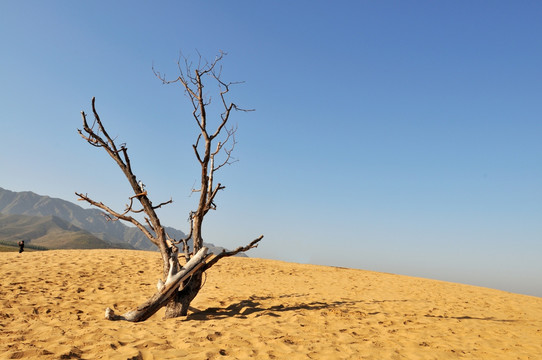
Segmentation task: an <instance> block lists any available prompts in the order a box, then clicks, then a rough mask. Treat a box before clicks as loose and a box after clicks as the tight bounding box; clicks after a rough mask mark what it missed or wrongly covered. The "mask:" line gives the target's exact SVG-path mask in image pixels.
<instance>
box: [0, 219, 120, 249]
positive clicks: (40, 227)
mask: <svg viewBox="0 0 542 360" xmlns="http://www.w3.org/2000/svg"><path fill="white" fill-rule="evenodd" d="M21 240H23V241H24V242H25V244H26V245H27V246H28V245H35V246H41V247H44V248H47V249H112V248H126V245H127V244H125V245H124V246H121V245H114V244H111V243H108V242H105V241H103V240H101V239H99V238H97V237H96V236H94V235H92V234H91V233H89V232H88V231H85V230H83V229H80V228H78V227H77V226H75V225H72V224H70V223H68V222H66V221H64V220H62V219H60V218H58V217H56V216H30V215H6V214H0V241H1V242H3V243H12V244H14V245H16V244H17V243H18V242H19V241H21Z"/></svg>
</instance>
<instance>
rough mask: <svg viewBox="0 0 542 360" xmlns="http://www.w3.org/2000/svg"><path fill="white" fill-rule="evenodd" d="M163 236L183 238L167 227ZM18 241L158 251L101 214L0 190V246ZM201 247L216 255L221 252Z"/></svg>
mask: <svg viewBox="0 0 542 360" xmlns="http://www.w3.org/2000/svg"><path fill="white" fill-rule="evenodd" d="M166 232H167V233H168V234H169V235H170V236H171V237H172V238H175V239H180V238H182V237H184V236H185V234H184V233H183V232H182V231H180V230H177V229H174V228H170V227H166ZM19 240H25V243H26V244H32V245H37V246H40V247H44V248H48V249H89V248H94V249H104V248H105V249H107V248H124V249H137V250H157V247H156V246H155V245H154V244H153V243H151V242H150V240H148V239H147V237H146V236H145V235H143V233H142V232H141V231H139V229H137V228H136V227H131V226H126V225H124V224H123V223H121V222H120V221H108V220H107V218H106V217H105V216H104V212H102V211H101V210H98V209H84V208H82V207H81V206H78V205H76V204H74V203H71V202H69V201H66V200H62V199H57V198H51V197H49V196H42V195H38V194H35V193H33V192H30V191H23V192H14V191H10V190H6V189H3V188H1V187H0V242H3V243H14V244H16V243H17V242H18V241H19ZM204 245H205V246H207V247H208V248H209V250H210V251H212V252H214V253H215V254H216V253H218V252H220V251H222V250H223V249H224V248H222V247H218V246H214V245H213V244H208V243H204Z"/></svg>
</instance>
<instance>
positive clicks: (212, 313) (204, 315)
mask: <svg viewBox="0 0 542 360" xmlns="http://www.w3.org/2000/svg"><path fill="white" fill-rule="evenodd" d="M307 295H308V294H289V295H281V296H278V297H275V296H267V297H258V296H250V297H249V298H248V299H246V300H241V301H239V302H236V303H233V304H231V305H229V306H228V307H225V308H221V307H211V308H207V309H205V310H202V311H198V310H197V309H194V310H196V312H194V313H192V314H190V315H188V316H187V317H186V320H217V319H225V318H230V317H238V318H246V317H247V316H248V315H251V314H254V313H257V314H256V316H257V317H258V316H264V315H265V316H272V317H280V313H283V312H287V311H298V310H309V311H317V310H326V309H327V310H329V309H335V308H348V307H350V306H354V305H356V304H359V303H377V302H384V301H401V302H402V301H407V300H374V301H367V300H356V301H354V300H343V301H332V302H323V301H313V302H308V303H307V302H301V303H296V304H293V305H290V304H283V303H281V304H278V305H271V306H269V305H267V306H266V305H263V304H262V301H265V300H273V299H274V300H277V299H283V298H295V297H305V296H307ZM376 314H379V312H374V313H368V314H366V315H376Z"/></svg>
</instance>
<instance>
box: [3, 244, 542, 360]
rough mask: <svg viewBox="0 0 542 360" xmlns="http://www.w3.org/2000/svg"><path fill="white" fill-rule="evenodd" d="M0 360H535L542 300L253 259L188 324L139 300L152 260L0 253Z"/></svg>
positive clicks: (228, 276)
mask: <svg viewBox="0 0 542 360" xmlns="http://www.w3.org/2000/svg"><path fill="white" fill-rule="evenodd" d="M0 270H1V274H2V277H1V286H0V302H1V307H0V339H1V340H0V358H1V359H22V358H24V359H32V358H36V359H38V358H39V359H179V358H186V359H252V358H253V359H542V298H538V297H532V296H525V295H518V294H512V293H507V292H503V291H499V290H492V289H486V288H480V287H474V286H468V285H460V284H454V283H447V282H440V281H434V280H427V279H420V278H413V277H407V276H399V275H393V274H383V273H376V272H370V271H362V270H353V269H344V268H334V267H324V266H314V265H301V264H293V263H285V262H280V261H273V260H262V259H252V258H228V259H224V260H222V261H221V262H219V263H218V264H217V265H215V266H214V267H213V268H212V269H211V270H209V271H208V275H207V279H206V283H205V285H204V288H203V290H202V291H201V292H200V294H199V295H198V297H197V298H196V299H195V300H194V302H193V303H192V305H193V309H192V310H193V312H191V313H190V314H189V315H188V316H187V317H183V318H178V319H169V320H163V316H164V310H163V309H162V310H161V311H159V312H158V313H157V314H155V315H154V316H153V317H151V318H150V319H149V320H147V321H146V322H143V323H130V322H125V321H115V322H113V321H108V320H105V319H104V310H105V308H106V307H108V306H109V307H112V308H114V309H115V310H116V312H117V313H119V312H120V313H123V312H125V311H127V310H130V309H131V308H133V307H135V306H137V305H138V304H140V303H142V302H143V301H144V300H146V299H147V298H148V297H149V296H150V295H151V294H152V293H154V291H155V284H156V281H157V279H158V278H159V277H160V272H161V260H160V256H159V254H158V253H153V252H143V251H129V250H84V251H78V250H62V251H46V252H32V253H23V254H18V253H0Z"/></svg>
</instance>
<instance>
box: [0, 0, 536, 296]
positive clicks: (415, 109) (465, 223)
mask: <svg viewBox="0 0 542 360" xmlns="http://www.w3.org/2000/svg"><path fill="white" fill-rule="evenodd" d="M541 18H542V3H541V2H539V1H520V2H518V1H505V2H503V1H205V2H199V1H152V2H151V1H134V0H131V1H92V2H91V1H85V2H83V1H15V0H14V1H9V0H7V1H1V2H0V44H1V49H2V50H1V52H0V62H1V63H0V187H3V188H5V189H9V190H12V191H26V190H30V191H33V192H36V193H38V194H41V195H49V196H52V197H59V198H62V199H65V200H69V201H73V202H76V196H75V195H74V192H75V191H79V192H84V193H88V195H89V196H91V197H92V198H94V199H96V200H101V201H103V202H105V203H107V204H110V205H111V206H112V207H114V208H116V209H119V210H122V209H123V208H124V204H126V203H127V197H128V196H130V192H129V188H128V187H127V183H126V180H125V179H124V178H123V176H122V173H121V172H120V171H119V170H118V169H117V168H116V167H115V165H114V164H113V163H112V161H111V160H110V159H109V157H108V156H107V155H106V154H105V153H104V152H102V151H99V149H95V148H92V147H91V146H89V145H88V144H87V143H85V142H84V141H83V140H82V139H81V138H80V137H79V135H78V134H77V132H76V129H77V128H78V127H80V126H81V116H80V111H81V110H84V111H86V112H90V110H91V107H90V101H91V98H92V97H93V96H95V97H96V99H97V100H96V103H97V107H98V111H99V112H100V115H101V117H102V120H103V121H104V122H105V124H106V126H107V128H108V130H109V132H110V134H112V135H113V136H118V140H119V141H120V142H126V143H127V144H128V149H129V152H130V155H131V159H132V165H133V168H134V171H135V173H136V175H137V176H138V178H141V179H142V180H143V182H144V183H145V184H146V185H147V189H148V190H149V195H150V197H151V199H152V200H153V202H155V203H158V202H162V201H165V200H168V199H169V198H170V197H172V198H173V200H174V203H173V204H172V205H170V206H169V207H167V208H165V209H163V210H161V211H160V212H159V215H161V218H162V222H163V223H165V224H166V225H168V226H173V227H176V228H179V229H181V230H184V231H187V230H188V223H187V221H186V220H187V217H188V212H189V210H191V209H193V208H194V207H195V204H196V200H197V197H196V196H192V197H190V193H191V191H190V190H191V188H192V186H193V185H194V183H195V182H196V180H197V178H198V170H197V164H196V160H195V158H194V156H193V152H192V150H191V145H192V143H193V142H194V140H195V133H196V129H195V127H194V122H193V119H192V118H191V109H190V104H189V102H188V101H187V99H186V98H185V97H184V95H183V92H182V91H181V89H180V87H179V86H177V85H163V84H161V82H160V81H158V79H156V77H155V76H154V74H153V72H152V66H153V65H154V66H155V68H156V69H158V70H160V71H161V72H165V73H166V75H167V76H171V77H175V76H176V74H177V64H176V62H177V60H178V58H179V53H180V51H182V52H183V53H184V54H186V55H188V56H191V58H193V59H196V54H197V51H199V52H200V53H201V54H202V55H203V56H205V57H207V58H209V59H213V58H214V56H215V55H216V54H217V53H218V51H219V50H224V51H226V52H228V56H227V57H226V58H225V59H224V61H223V66H224V71H223V78H224V79H225V80H227V81H240V80H244V81H245V83H244V84H242V85H239V86H237V87H234V88H233V89H232V91H231V95H232V97H231V100H232V101H234V102H236V103H238V104H239V105H241V106H244V107H246V108H254V109H256V111H255V112H250V113H235V114H233V118H232V121H233V122H234V123H237V124H238V126H239V130H238V133H237V137H238V146H237V148H236V154H235V156H236V157H237V158H238V159H239V162H237V163H235V164H234V165H233V166H230V167H227V168H223V170H221V172H220V173H219V174H218V175H217V176H219V177H220V181H221V182H222V183H223V184H225V185H226V187H227V188H226V190H225V191H224V192H222V193H221V194H220V195H219V196H218V198H217V205H218V211H216V212H213V213H211V214H210V215H209V216H208V219H207V224H206V227H205V229H204V239H205V241H207V242H211V243H214V244H216V245H221V246H225V247H228V248H234V247H237V246H238V245H243V244H246V243H248V242H249V241H251V240H252V239H254V238H256V237H257V236H259V235H260V234H264V235H265V238H264V240H263V242H262V243H261V245H260V247H258V248H257V249H256V250H253V251H251V252H250V253H249V255H250V256H254V257H263V258H273V259H280V260H286V261H293V262H302V263H315V264H325V265H335V266H345V267H354V268H360V269H367V270H375V271H383V272H390V273H398V274H406V275H413V276H420V277H426V278H435V279H440V280H447V281H453V282H461V283H467V284H474V285H480V286H486V287H493V288H499V289H504V290H508V291H513V292H520V293H525V294H531V295H536V296H542V281H541V279H542V261H541V258H542V21H540V19H541ZM211 90H213V87H212V86H211V85H209V91H211ZM79 204H80V205H82V204H81V203H79Z"/></svg>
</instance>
